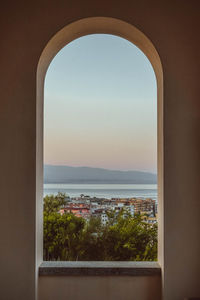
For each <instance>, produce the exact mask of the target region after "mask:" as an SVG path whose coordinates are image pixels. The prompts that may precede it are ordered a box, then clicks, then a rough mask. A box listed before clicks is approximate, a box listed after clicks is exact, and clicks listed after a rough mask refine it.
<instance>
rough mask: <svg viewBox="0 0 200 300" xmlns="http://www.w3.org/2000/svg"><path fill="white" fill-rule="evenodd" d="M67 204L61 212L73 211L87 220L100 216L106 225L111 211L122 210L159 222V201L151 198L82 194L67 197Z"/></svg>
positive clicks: (147, 220) (115, 213)
mask: <svg viewBox="0 0 200 300" xmlns="http://www.w3.org/2000/svg"><path fill="white" fill-rule="evenodd" d="M65 200H66V205H64V206H63V207H62V208H61V209H60V211H59V212H60V214H61V215H63V214H65V213H73V214H74V215H75V216H76V217H82V218H83V219H85V220H86V221H89V220H90V217H97V218H100V220H101V224H102V225H106V224H107V222H108V215H109V213H111V212H112V213H114V215H117V214H119V212H122V213H123V215H124V217H126V216H127V215H130V216H132V217H133V216H134V215H135V214H139V215H141V218H142V220H143V221H144V222H146V223H148V224H155V223H157V203H156V201H155V200H153V199H151V198H146V199H142V198H136V197H133V198H111V199H106V198H97V197H91V196H88V195H84V194H81V195H80V196H79V197H69V196H67V197H66V198H65Z"/></svg>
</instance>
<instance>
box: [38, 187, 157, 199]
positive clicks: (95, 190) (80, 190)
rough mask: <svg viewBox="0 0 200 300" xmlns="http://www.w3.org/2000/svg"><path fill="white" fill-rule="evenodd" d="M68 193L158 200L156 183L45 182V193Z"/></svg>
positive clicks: (77, 195) (71, 195)
mask: <svg viewBox="0 0 200 300" xmlns="http://www.w3.org/2000/svg"><path fill="white" fill-rule="evenodd" d="M58 192H62V193H66V194H67V195H68V196H69V197H79V196H80V195H81V194H84V195H85V196H86V195H87V196H91V197H97V198H106V199H111V198H131V197H138V198H142V199H145V198H151V199H153V200H156V202H157V185H156V184H44V189H43V194H44V196H46V195H50V194H52V195H56V194H57V193H58Z"/></svg>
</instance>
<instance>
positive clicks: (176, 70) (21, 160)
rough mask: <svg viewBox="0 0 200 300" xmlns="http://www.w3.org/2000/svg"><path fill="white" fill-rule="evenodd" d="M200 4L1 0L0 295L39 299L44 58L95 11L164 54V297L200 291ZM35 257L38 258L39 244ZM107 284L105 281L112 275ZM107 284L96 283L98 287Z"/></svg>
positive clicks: (172, 299) (177, 298)
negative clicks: (40, 69) (39, 103)
mask: <svg viewBox="0 0 200 300" xmlns="http://www.w3.org/2000/svg"><path fill="white" fill-rule="evenodd" d="M199 12H200V3H199V1H198V0H193V1H188V0H182V1H180V0H174V1H159V0H152V1H149V0H140V1H139V0H131V1H127V0H124V1H121V0H119V1H114V0H110V1H106V0H102V1H94V0H85V1H81V0H73V1H72V0H68V1H63V0H58V1H53V0H48V1H47V0H40V1H38V2H37V1H35V0H34V1H33V0H29V1H23V0H18V1H9V2H2V3H1V9H0V20H1V26H0V31H1V35H0V40H1V47H0V53H1V56H0V71H1V72H0V79H1V80H0V167H1V172H0V199H1V200H0V201H1V207H0V230H1V232H0V238H1V241H0V266H1V272H0V299H2V300H14V299H21V300H23V299H24V300H27V299H29V300H33V299H34V298H35V295H34V291H35V278H37V276H36V275H37V274H35V264H36V251H35V249H36V239H35V236H36V229H35V228H36V224H35V223H36V205H35V202H36V201H35V199H36V194H35V190H36V70H37V64H38V61H39V57H40V55H41V53H42V50H43V49H44V47H45V46H46V44H47V42H48V41H49V40H50V38H51V37H52V36H54V35H55V34H56V33H57V32H58V31H59V30H60V29H61V28H63V27H64V26H66V25H67V24H69V23H70V22H72V21H75V20H78V19H81V18H84V17H91V16H108V17H113V18H119V19H122V20H123V21H126V22H129V23H132V24H133V25H134V26H136V27H137V28H138V29H140V30H141V31H142V32H143V33H144V34H145V35H146V36H147V37H149V38H150V40H151V41H152V43H153V44H154V45H155V47H156V49H157V50H158V53H159V55H160V58H161V62H162V65H163V71H164V154H165V156H164V232H165V234H164V266H163V274H164V277H163V280H164V288H163V295H164V300H181V299H183V298H184V297H186V296H200V284H199V278H200V258H199V253H200V238H199V237H200V217H199V212H200V200H199V182H200V173H199V170H200V159H199V153H200V134H199V132H200V130H199V128H200V100H199V95H200V84H199V78H200V66H199V61H200V35H199V28H200V21H199V20H200V19H199ZM37 261H38V262H40V261H41V254H40V252H39V254H38V256H37ZM41 280H42V281H45V279H41ZM48 280H50V281H51V280H52V279H48ZM59 280H60V278H59ZM63 280H64V279H62V281H63ZM83 280H87V279H83ZM92 280H93V279H92ZM94 280H95V279H94ZM113 280H114V279H113ZM57 281H58V279H56V282H57ZM145 281H146V280H145ZM103 282H104V283H103ZM111 282H112V280H111ZM51 284H52V285H53V283H51ZM58 284H61V285H62V283H61V282H60V283H58ZM80 284H81V283H80ZM96 284H97V283H96ZM102 284H105V286H106V281H102ZM138 284H139V283H138ZM45 285H46V286H48V285H49V284H48V283H47V282H46V283H45V282H43V283H42V286H43V287H44V286H45ZM130 286H131V285H129V288H130ZM97 287H98V285H97ZM129 288H128V291H130V290H129ZM158 288H159V287H158ZM56 289H57V287H55V290H56ZM102 289H103V288H102V286H101V289H99V288H97V289H96V292H97V295H98V293H101V292H102ZM113 292H114V291H113ZM127 297H129V292H127ZM124 298H125V297H124ZM125 299H126V298H125ZM127 299H128V298H127ZM40 300H41V299H40Z"/></svg>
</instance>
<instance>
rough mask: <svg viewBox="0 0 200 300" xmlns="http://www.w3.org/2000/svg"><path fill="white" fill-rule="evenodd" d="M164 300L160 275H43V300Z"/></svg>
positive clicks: (40, 295)
mask: <svg viewBox="0 0 200 300" xmlns="http://www.w3.org/2000/svg"><path fill="white" fill-rule="evenodd" d="M55 299H59V300H66V299H73V300H93V299H95V300H102V299H106V300H113V299H115V300H121V299H126V300H160V299H161V279H160V276H152V277H151V276H148V277H143V276H139V277H134V276H113V277H112V276H105V277H103V276H101V277H99V276H93V277H90V276H86V277H81V276H78V277H77V276H76V277H74V276H67V277H65V276H61V277H60V276H58V277H54V276H49V277H46V276H42V277H41V278H40V282H39V300H55Z"/></svg>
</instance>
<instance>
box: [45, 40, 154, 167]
mask: <svg viewBox="0 0 200 300" xmlns="http://www.w3.org/2000/svg"><path fill="white" fill-rule="evenodd" d="M156 99H157V96H156V79H155V74H154V71H153V69H152V66H151V64H150V62H149V61H148V59H147V58H146V56H145V55H144V54H143V53H142V52H141V51H140V50H139V49H138V48H137V47H136V46H134V45H133V44H132V43H130V42H128V41H127V40H125V39H122V38H119V37H116V36H112V35H104V34H98V35H97V34H94V35H89V36H85V37H81V38H79V39H77V40H74V41H73V42H71V43H70V44H68V45H67V46H65V47H64V48H63V49H62V50H61V51H60V52H59V53H58V54H57V55H56V57H55V58H54V59H53V61H52V62H51V64H50V66H49V69H48V71H47V75H46V79H45V110H44V116H45V118H44V161H45V163H46V164H58V165H69V166H90V167H102V168H108V169H119V170H145V171H151V172H156V169H157V153H156V148H157V104H156V102H157V100H156Z"/></svg>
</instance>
